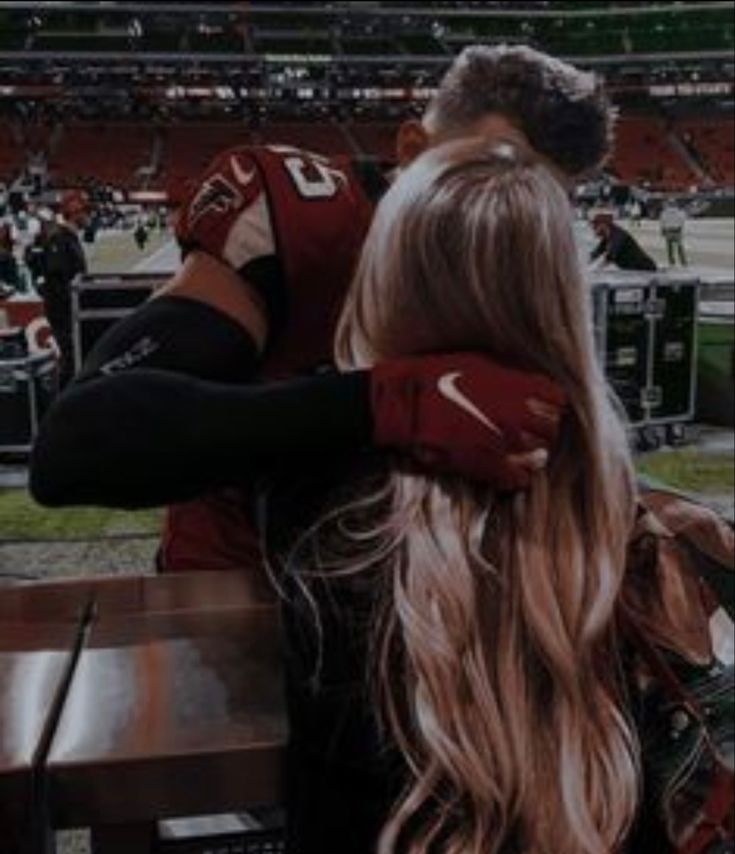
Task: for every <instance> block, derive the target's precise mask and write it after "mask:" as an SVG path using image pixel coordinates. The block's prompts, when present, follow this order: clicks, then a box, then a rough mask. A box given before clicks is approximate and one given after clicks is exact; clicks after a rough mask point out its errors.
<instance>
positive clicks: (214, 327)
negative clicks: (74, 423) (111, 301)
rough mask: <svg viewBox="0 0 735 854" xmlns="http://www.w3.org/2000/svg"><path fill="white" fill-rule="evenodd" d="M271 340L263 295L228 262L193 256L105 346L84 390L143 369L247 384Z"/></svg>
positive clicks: (87, 370) (93, 357) (86, 371)
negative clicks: (104, 378) (95, 380)
mask: <svg viewBox="0 0 735 854" xmlns="http://www.w3.org/2000/svg"><path fill="white" fill-rule="evenodd" d="M267 334H268V323H267V319H266V313H265V310H264V308H263V306H262V302H261V300H260V298H259V297H258V295H257V293H256V291H255V289H254V288H253V287H252V286H250V285H249V283H248V282H247V281H244V280H243V279H242V278H241V277H240V276H239V275H237V274H236V273H235V272H234V271H233V270H231V269H230V268H229V267H227V266H226V265H225V264H223V263H222V262H220V261H217V260H216V259H215V258H212V257H211V256H210V255H207V254H205V253H203V252H192V253H190V254H189V255H188V257H187V258H186V260H185V261H184V263H183V266H182V268H181V270H180V271H179V272H178V273H177V274H176V275H175V276H174V277H173V278H172V279H171V280H170V281H169V282H168V283H167V284H166V285H165V286H164V288H163V289H161V290H160V291H159V292H158V294H157V295H156V298H154V299H153V300H151V301H150V302H148V303H146V304H145V305H144V306H142V307H141V308H139V309H138V310H137V311H135V312H133V313H132V314H130V315H129V316H128V317H126V318H125V319H124V320H122V321H121V322H120V323H118V324H116V325H115V326H114V327H112V329H110V330H109V331H108V332H107V333H106V334H105V335H104V336H103V337H102V338H101V339H100V340H99V341H98V342H97V344H96V345H95V347H94V348H93V349H92V351H91V352H90V354H89V356H88V357H87V359H86V360H85V364H84V366H83V368H82V371H81V372H80V375H79V377H78V378H77V382H84V381H87V380H89V379H90V378H92V377H95V376H99V375H109V374H112V373H119V372H120V371H123V370H128V371H129V370H134V369H136V368H156V369H160V370H169V371H174V372H177V373H184V374H188V375H191V376H195V377H200V378H202V379H210V380H220V381H223V382H243V381H247V380H248V379H249V378H251V377H252V375H253V373H254V371H255V369H256V367H257V365H258V359H259V356H260V353H261V352H262V350H263V347H264V345H265V340H266V337H267Z"/></svg>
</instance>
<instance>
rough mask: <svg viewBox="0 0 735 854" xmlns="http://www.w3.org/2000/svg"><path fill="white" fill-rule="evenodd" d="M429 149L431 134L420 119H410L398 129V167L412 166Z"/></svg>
mask: <svg viewBox="0 0 735 854" xmlns="http://www.w3.org/2000/svg"><path fill="white" fill-rule="evenodd" d="M428 147H429V134H428V133H427V131H426V128H425V127H424V126H423V124H421V122H420V121H419V120H418V119H408V120H407V121H405V122H403V123H402V124H401V126H400V127H399V128H398V137H397V139H396V154H397V155H398V165H399V166H400V167H401V168H403V167H404V166H408V165H410V164H411V163H412V162H413V161H414V160H415V159H416V158H417V157H418V156H419V154H422V153H423V152H424V151H425V150H426V149H427V148H428Z"/></svg>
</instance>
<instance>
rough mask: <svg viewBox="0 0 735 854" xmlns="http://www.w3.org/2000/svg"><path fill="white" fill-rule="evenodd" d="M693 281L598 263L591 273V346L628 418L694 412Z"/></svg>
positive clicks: (649, 419)
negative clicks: (596, 270)
mask: <svg viewBox="0 0 735 854" xmlns="http://www.w3.org/2000/svg"><path fill="white" fill-rule="evenodd" d="M699 284H700V283H699V279H697V278H696V277H693V276H684V275H675V274H671V273H667V274H664V273H655V274H652V273H643V272H641V273H629V272H622V271H615V272H609V271H602V272H601V273H597V274H596V275H595V277H594V279H593V283H592V287H593V304H594V315H595V334H596V341H597V347H598V352H599V355H600V359H601V361H602V363H603V365H604V368H605V374H606V376H607V378H608V380H609V382H610V384H611V385H612V387H613V389H614V390H615V392H616V393H617V395H618V397H619V398H620V400H621V401H622V403H623V406H624V407H625V410H626V412H627V415H628V418H629V420H630V423H631V426H634V427H644V426H659V425H660V426H666V425H672V424H679V423H685V422H687V421H691V420H692V419H693V417H694V412H695V400H696V375H697V374H696V372H697V320H698V305H699Z"/></svg>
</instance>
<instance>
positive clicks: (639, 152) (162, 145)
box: [0, 116, 735, 190]
mask: <svg viewBox="0 0 735 854" xmlns="http://www.w3.org/2000/svg"><path fill="white" fill-rule="evenodd" d="M396 130H397V122H395V123H380V122H349V123H346V124H344V125H342V126H340V125H337V124H335V123H332V122H330V121H329V120H328V119H318V120H317V118H315V120H314V122H311V123H304V122H299V123H296V122H280V123H267V124H264V125H262V126H261V127H260V128H258V129H257V130H254V131H253V130H249V129H248V128H247V126H246V125H245V123H244V122H229V123H222V122H219V123H215V122H209V123H202V122H194V123H186V124H184V123H181V124H169V125H166V126H162V127H156V126H154V125H150V124H144V123H141V122H138V123H132V122H129V123H122V122H121V123H107V124H96V123H81V122H80V123H73V124H68V125H66V126H64V128H63V129H62V130H61V132H60V133H57V134H56V137H57V139H56V144H55V146H54V150H53V151H52V154H51V157H50V163H49V169H50V173H51V177H52V179H53V180H54V181H55V183H57V184H64V183H73V182H75V181H77V180H79V179H80V178H82V179H84V178H89V177H94V178H97V179H98V180H101V181H103V182H105V183H109V184H112V185H114V186H117V187H122V188H135V187H140V186H141V181H140V176H139V175H138V174H137V173H138V170H139V169H140V168H141V167H143V166H148V165H151V164H152V162H153V161H154V160H156V162H157V166H158V170H157V172H156V174H155V176H154V178H153V180H152V181H148V182H147V184H146V185H147V186H149V187H155V188H164V187H169V186H175V185H181V184H183V182H185V181H186V180H191V179H192V178H195V177H196V176H197V175H198V174H199V173H201V171H202V170H203V169H204V168H205V167H206V165H207V164H208V163H209V162H210V160H211V159H212V158H213V157H214V155H215V154H217V153H218V152H219V151H222V150H223V149H226V148H230V147H232V146H235V145H244V144H248V143H250V144H253V143H255V144H270V145H274V144H282V145H292V146H295V147H299V148H305V149H307V150H311V151H315V152H318V153H321V154H326V155H334V154H355V153H356V152H363V153H365V154H369V155H372V156H374V157H378V158H380V159H381V160H383V161H385V162H393V161H394V160H395V135H396ZM672 130H673V133H675V134H676V135H677V136H679V138H680V139H682V140H684V141H685V142H686V146H687V147H688V148H689V150H690V151H694V154H695V158H694V159H695V160H696V161H698V162H699V164H700V165H701V166H702V167H703V168H704V170H705V171H706V173H707V174H708V175H709V177H710V178H711V179H712V182H713V183H715V184H716V185H720V186H733V184H735V154H734V143H733V130H734V128H733V122H732V121H731V120H727V119H723V118H720V119H715V118H710V119H691V120H679V121H678V122H677V123H676V124H675V125H674V126H673V128H671V127H667V126H666V124H665V123H664V121H663V120H662V119H657V118H651V117H646V116H625V117H623V118H621V119H620V121H619V123H618V127H617V133H616V144H615V150H614V153H613V157H612V159H611V162H610V167H611V169H612V171H613V172H614V173H615V174H616V175H617V176H618V177H619V178H620V179H621V180H622V181H624V182H626V183H638V184H640V183H644V182H647V183H648V185H650V186H651V187H652V188H657V189H658V188H660V189H673V190H682V189H688V188H689V187H690V186H692V185H695V184H702V178H701V175H697V173H696V171H695V169H694V168H693V165H692V162H691V158H688V157H687V155H686V152H685V151H684V150H683V145H682V146H677V145H676V144H675V143H672V141H671V132H672ZM22 136H23V142H22V143H21V142H20V141H19V136H18V132H17V130H16V131H15V132H14V129H13V128H11V126H10V124H9V123H7V122H4V123H0V180H3V179H5V180H7V179H8V178H10V177H14V176H15V175H16V174H17V173H18V172H19V171H20V170H21V169H22V167H23V165H24V163H25V162H26V159H27V157H28V155H29V154H30V153H32V152H34V151H38V150H42V149H45V150H46V151H48V150H49V147H50V140H51V138H52V129H51V127H50V126H47V125H44V124H31V123H29V124H28V125H27V126H25V127H24V128H23V129H22Z"/></svg>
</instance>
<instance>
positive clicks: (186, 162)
mask: <svg viewBox="0 0 735 854" xmlns="http://www.w3.org/2000/svg"><path fill="white" fill-rule="evenodd" d="M159 133H160V156H159V162H160V168H159V169H158V170H157V172H156V180H155V186H164V185H165V184H171V183H177V182H182V181H185V180H186V179H189V178H191V177H192V176H193V175H197V174H199V173H200V172H201V171H202V170H203V169H204V168H205V167H206V165H207V164H208V163H209V161H210V160H211V159H212V158H213V157H214V155H215V154H217V153H218V152H220V151H222V150H223V149H225V148H231V147H232V146H234V145H244V144H246V143H247V142H248V141H249V136H248V134H247V130H246V126H245V125H244V123H241V122H238V123H235V122H231V123H221V122H220V123H213V124H203V123H192V124H173V125H169V126H167V127H165V128H163V129H161V130H160V132H159Z"/></svg>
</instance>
